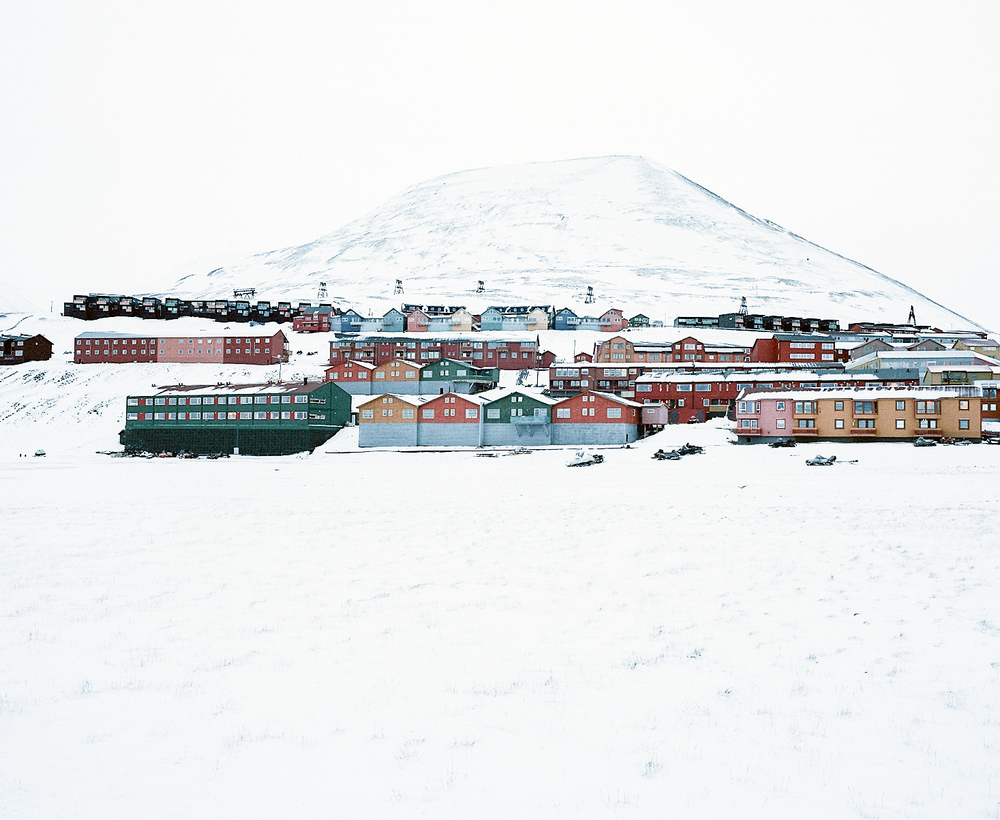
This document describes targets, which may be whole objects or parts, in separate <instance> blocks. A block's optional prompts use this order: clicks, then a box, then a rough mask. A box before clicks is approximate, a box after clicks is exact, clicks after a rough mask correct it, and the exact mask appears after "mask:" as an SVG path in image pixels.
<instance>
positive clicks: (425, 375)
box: [420, 359, 500, 395]
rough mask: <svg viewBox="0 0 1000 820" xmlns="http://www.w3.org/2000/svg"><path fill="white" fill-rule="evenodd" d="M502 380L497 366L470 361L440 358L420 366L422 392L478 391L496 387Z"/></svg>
mask: <svg viewBox="0 0 1000 820" xmlns="http://www.w3.org/2000/svg"><path fill="white" fill-rule="evenodd" d="M499 381H500V369H499V368H497V367H475V366H474V365H471V364H469V363H468V362H459V361H455V360H454V359H438V360H437V361H434V362H429V363H427V364H425V365H424V366H423V367H421V368H420V392H421V393H423V394H425V395H427V394H432V393H478V392H480V391H482V390H489V389H490V388H491V387H495V386H496V385H497V383H498V382H499Z"/></svg>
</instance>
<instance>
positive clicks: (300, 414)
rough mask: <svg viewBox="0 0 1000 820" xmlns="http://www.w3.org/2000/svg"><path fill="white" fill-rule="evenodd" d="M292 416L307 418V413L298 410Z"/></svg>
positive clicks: (390, 412) (390, 413)
mask: <svg viewBox="0 0 1000 820" xmlns="http://www.w3.org/2000/svg"><path fill="white" fill-rule="evenodd" d="M382 412H383V413H384V412H385V411H384V410H383V411H382ZM389 415H390V416H391V415H392V411H391V410H390V411H389ZM292 416H294V417H295V418H297V419H304V418H308V417H309V414H308V413H306V412H304V411H301V410H300V411H298V412H296V413H292Z"/></svg>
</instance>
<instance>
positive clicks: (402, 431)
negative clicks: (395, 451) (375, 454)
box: [358, 394, 427, 447]
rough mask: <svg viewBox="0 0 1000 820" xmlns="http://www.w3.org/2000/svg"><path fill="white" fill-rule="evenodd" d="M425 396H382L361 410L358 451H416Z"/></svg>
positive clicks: (366, 404) (362, 406) (359, 413)
mask: <svg viewBox="0 0 1000 820" xmlns="http://www.w3.org/2000/svg"><path fill="white" fill-rule="evenodd" d="M426 401H427V398H426V397H424V396H399V395H392V394H383V395H381V396H377V397H375V398H374V399H372V400H371V401H367V402H365V403H364V404H362V405H361V406H360V407H358V446H359V447H416V446H417V412H418V410H419V409H420V407H421V405H423V404H424V402H426Z"/></svg>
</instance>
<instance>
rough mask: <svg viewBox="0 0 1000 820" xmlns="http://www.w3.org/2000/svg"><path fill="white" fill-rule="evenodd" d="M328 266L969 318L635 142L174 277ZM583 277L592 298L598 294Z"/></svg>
mask: <svg viewBox="0 0 1000 820" xmlns="http://www.w3.org/2000/svg"><path fill="white" fill-rule="evenodd" d="M396 279H400V280H402V282H403V285H404V291H405V292H404V295H403V296H402V297H400V296H398V295H394V294H393V285H394V283H395V280H396ZM479 280H484V281H485V283H486V292H485V293H484V294H476V293H475V290H476V285H477V282H478V281H479ZM321 281H323V282H326V283H327V286H328V288H329V293H330V298H331V299H333V300H334V301H337V302H341V303H349V304H352V305H354V306H355V307H358V308H360V309H361V310H362V311H363V312H371V313H373V314H380V313H382V312H384V311H385V310H386V309H387V308H388V307H389V306H390V305H395V304H398V302H400V301H404V300H405V301H408V302H427V303H437V304H465V305H468V306H469V307H471V308H473V309H474V310H477V309H481V308H482V307H485V306H486V305H488V304H497V303H508V302H514V303H526V302H531V303H551V304H556V305H558V306H564V305H565V306H569V307H572V308H574V309H577V310H582V311H585V312H593V311H594V309H595V308H599V309H600V310H603V309H604V308H605V307H607V306H610V305H611V304H614V305H615V306H618V307H622V308H623V309H625V310H626V311H627V312H630V311H642V312H644V313H646V314H648V315H650V316H651V317H652V318H659V319H666V320H667V321H672V319H673V318H674V317H675V316H677V315H684V314H691V313H698V314H716V313H720V312H726V311H731V310H735V309H736V306H737V304H738V299H739V297H740V296H742V295H746V296H747V297H748V298H749V300H750V307H751V310H753V311H754V312H763V313H786V314H793V315H808V316H822V317H835V318H840V319H841V320H883V321H903V320H905V318H906V316H907V314H908V312H909V308H910V305H911V304H912V305H915V306H916V313H917V318H918V321H920V322H921V323H933V324H939V325H943V326H945V327H956V326H961V327H969V326H972V325H973V324H974V323H972V322H970V321H969V320H968V319H965V318H963V317H961V316H958V315H957V314H955V313H953V312H952V311H949V310H948V309H947V308H945V307H943V306H941V305H939V304H937V303H935V302H933V301H931V300H929V299H927V298H926V297H924V296H922V295H921V294H919V293H917V292H916V291H914V290H913V289H911V288H908V287H906V286H905V285H903V284H901V283H899V282H896V281H895V280H892V279H889V278H888V277H886V276H883V275H881V274H879V273H877V272H876V271H873V270H871V269H870V268H867V267H865V266H863V265H860V264H858V263H856V262H853V261H851V260H849V259H846V258H844V257H842V256H839V255H838V254H836V253H833V252H831V251H828V250H826V249H824V248H821V247H819V246H817V245H815V244H813V243H811V242H808V241H807V240H805V239H802V238H801V237H798V236H796V235H794V234H792V233H790V232H788V231H786V230H784V229H783V228H781V227H780V226H777V225H774V224H773V223H770V222H767V221H766V220H761V219H758V218H756V217H753V216H751V215H750V214H747V213H745V212H744V211H742V210H740V209H739V208H737V207H735V206H733V205H731V204H730V203H728V202H726V201H725V200H724V199H722V198H721V197H718V196H716V195H715V194H713V193H711V192H710V191H707V190H706V189H704V188H702V187H701V186H699V185H697V184H696V183H694V182H691V181H690V180H688V179H686V178H685V177H683V176H681V175H680V174H677V173H675V172H673V171H671V170H669V169H667V168H664V167H662V166H659V165H656V164H655V163H652V162H649V161H648V160H646V159H643V158H641V157H601V158H595V159H579V160H568V161H563V162H549V163H536V164H529V165H520V166H510V167H503V168H486V169H481V170H475V171H465V172H461V173H456V174H449V175H447V176H443V177H438V178H436V179H432V180H429V181H427V182H424V183H421V184H419V185H415V186H413V187H412V188H410V189H408V190H407V191H404V192H403V193H402V194H400V195H399V196H397V197H395V198H393V199H391V200H389V201H388V202H386V203H385V204H384V205H383V206H382V207H380V208H378V209H377V210H376V211H374V212H372V213H371V214H368V215H367V216H365V217H363V218H361V219H358V220H356V221H354V222H352V223H350V224H349V225H346V226H345V227H343V228H341V229H340V230H338V231H335V232H333V233H331V234H328V235H327V236H324V237H322V238H320V239H317V240H315V241H314V242H310V243H308V244H306V245H302V246H299V247H293V248H285V249H282V250H277V251H272V252H270V253H263V254H258V255H255V256H252V257H250V258H248V259H246V260H244V261H242V262H240V263H238V264H236V265H231V266H228V267H224V268H219V269H217V270H215V271H212V272H211V273H207V274H196V275H190V276H186V277H184V278H182V279H181V280H179V281H178V282H177V283H176V284H175V285H174V287H173V288H172V290H173V292H175V293H178V294H183V295H186V296H188V297H191V298H198V297H202V298H211V297H216V298H219V297H223V296H226V295H227V294H228V293H230V292H231V290H232V289H234V288H249V287H254V288H256V289H257V292H258V295H259V296H261V297H262V298H271V299H277V298H291V299H308V298H310V297H315V295H316V291H317V288H318V285H319V283H320V282H321ZM588 286H591V287H593V288H594V292H595V294H596V296H597V298H598V302H597V304H596V305H595V306H593V307H589V308H588V306H585V305H584V304H583V298H584V296H585V294H586V289H587V287H588Z"/></svg>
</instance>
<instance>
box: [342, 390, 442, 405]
mask: <svg viewBox="0 0 1000 820" xmlns="http://www.w3.org/2000/svg"><path fill="white" fill-rule="evenodd" d="M384 398H392V399H397V400H398V401H401V402H403V403H404V404H412V405H416V406H419V405H421V404H423V403H424V402H428V401H430V400H431V399H436V398H437V395H434V396H417V395H413V394H409V395H403V394H401V393H379V394H378V395H377V396H372V397H371V398H370V399H368V400H367V401H364V402H362V403H361V405H360V406H362V407H363V406H364V405H366V404H372V403H373V402H379V403H381V399H384Z"/></svg>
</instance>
